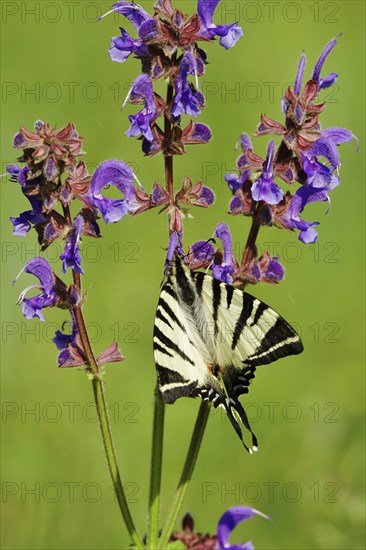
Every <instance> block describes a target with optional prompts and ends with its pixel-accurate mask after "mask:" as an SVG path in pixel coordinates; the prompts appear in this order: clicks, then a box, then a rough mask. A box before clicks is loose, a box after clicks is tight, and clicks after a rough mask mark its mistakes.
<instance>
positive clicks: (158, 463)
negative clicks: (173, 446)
mask: <svg viewBox="0 0 366 550" xmlns="http://www.w3.org/2000/svg"><path fill="white" fill-rule="evenodd" d="M164 414H165V405H164V403H163V400H162V399H161V397H160V395H159V393H158V390H157V388H156V390H155V402H154V427H153V438H152V451H151V470H150V496H149V531H148V548H151V549H154V550H155V549H156V548H157V547H158V538H159V519H160V518H159V511H160V485H161V467H162V457H163V439H164Z"/></svg>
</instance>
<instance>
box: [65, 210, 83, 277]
mask: <svg viewBox="0 0 366 550" xmlns="http://www.w3.org/2000/svg"><path fill="white" fill-rule="evenodd" d="M83 225H84V221H83V218H82V216H81V215H79V216H76V218H75V220H74V225H73V228H72V230H71V232H70V235H69V237H68V239H67V242H66V246H65V250H64V252H63V253H62V254H61V256H60V260H62V273H66V271H67V268H68V267H71V268H72V270H73V271H75V272H76V273H84V271H83V268H82V267H81V257H80V249H79V241H80V236H81V232H82V230H83Z"/></svg>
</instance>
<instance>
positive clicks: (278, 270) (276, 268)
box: [264, 258, 285, 283]
mask: <svg viewBox="0 0 366 550" xmlns="http://www.w3.org/2000/svg"><path fill="white" fill-rule="evenodd" d="M264 275H265V277H266V278H267V279H272V280H273V281H275V282H276V283H279V282H280V281H282V279H283V278H284V276H285V271H284V269H283V267H282V265H281V264H280V262H279V261H278V260H277V258H272V259H271V260H270V262H269V264H268V266H267V269H266V271H265V273H264Z"/></svg>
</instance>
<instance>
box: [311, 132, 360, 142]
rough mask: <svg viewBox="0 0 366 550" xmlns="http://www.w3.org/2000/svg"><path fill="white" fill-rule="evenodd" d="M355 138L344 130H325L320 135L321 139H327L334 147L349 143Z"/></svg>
mask: <svg viewBox="0 0 366 550" xmlns="http://www.w3.org/2000/svg"><path fill="white" fill-rule="evenodd" d="M354 137H355V136H354V135H353V134H352V132H350V131H349V130H347V129H346V128H327V129H326V130H323V131H322V133H321V138H327V139H329V140H330V141H331V142H332V143H334V145H340V144H341V143H346V142H347V141H351V140H352V138H354ZM315 143H316V142H315Z"/></svg>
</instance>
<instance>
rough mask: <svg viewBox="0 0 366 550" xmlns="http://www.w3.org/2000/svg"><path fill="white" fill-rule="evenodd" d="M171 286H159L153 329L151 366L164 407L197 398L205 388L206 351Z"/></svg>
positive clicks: (169, 281)
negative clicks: (153, 360)
mask: <svg viewBox="0 0 366 550" xmlns="http://www.w3.org/2000/svg"><path fill="white" fill-rule="evenodd" d="M174 286H175V285H174V283H173V282H172V281H171V280H168V282H167V283H166V284H165V285H164V286H163V288H162V290H161V293H160V298H159V303H158V307H157V310H156V315H155V326H154V358H155V366H156V370H157V375H158V382H159V390H160V393H161V395H162V397H163V399H164V401H165V402H166V403H174V401H175V400H176V399H178V398H179V397H184V396H190V395H192V394H193V395H194V394H196V395H198V391H196V392H195V390H197V388H200V387H202V386H204V385H205V383H206V381H205V379H206V378H207V375H208V372H207V363H208V362H209V354H208V351H207V347H206V345H205V343H204V342H203V341H202V339H201V338H200V335H199V333H198V332H197V330H195V323H194V321H193V319H192V317H191V315H190V311H189V309H187V308H185V307H184V303H181V302H180V300H179V298H178V295H177V293H176V291H175V289H174Z"/></svg>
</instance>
